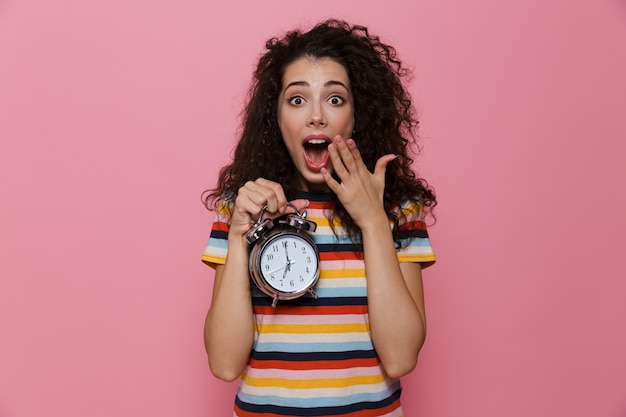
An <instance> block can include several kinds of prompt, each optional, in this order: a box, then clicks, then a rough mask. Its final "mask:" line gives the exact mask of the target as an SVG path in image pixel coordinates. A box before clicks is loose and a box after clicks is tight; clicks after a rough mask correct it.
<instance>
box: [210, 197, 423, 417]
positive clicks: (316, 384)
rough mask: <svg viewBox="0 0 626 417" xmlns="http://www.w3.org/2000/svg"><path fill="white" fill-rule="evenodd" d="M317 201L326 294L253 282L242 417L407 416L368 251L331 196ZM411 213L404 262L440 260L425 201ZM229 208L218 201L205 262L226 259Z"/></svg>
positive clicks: (320, 286) (406, 209)
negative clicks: (381, 348) (334, 216)
mask: <svg viewBox="0 0 626 417" xmlns="http://www.w3.org/2000/svg"><path fill="white" fill-rule="evenodd" d="M302 197H303V198H307V199H309V200H310V202H311V203H310V205H309V207H308V208H307V209H306V211H307V218H308V219H310V220H313V221H314V222H315V223H317V230H316V231H315V232H314V233H312V234H311V235H312V237H313V240H314V241H315V244H316V245H317V248H318V250H319V252H320V270H321V271H320V278H319V281H318V283H317V285H316V287H315V292H316V293H317V295H318V298H317V299H315V298H313V297H312V296H310V295H309V294H306V295H304V296H303V297H301V298H299V299H296V300H290V301H278V305H277V306H276V307H275V308H272V307H271V303H272V299H271V298H270V297H268V296H267V295H265V294H263V293H262V292H261V291H259V290H258V289H257V288H256V287H255V286H254V284H251V286H252V304H253V310H254V320H255V335H254V344H253V348H252V352H251V355H250V360H249V362H248V365H247V367H246V369H245V371H244V372H243V374H242V375H241V378H240V384H239V389H238V391H237V396H236V398H235V410H234V414H233V415H234V416H236V417H252V416H264V417H272V416H350V417H382V416H385V417H400V416H402V415H403V414H402V407H401V404H400V392H401V387H400V381H399V380H396V379H392V378H389V377H388V376H387V374H386V373H385V370H384V369H383V367H382V365H381V363H380V360H379V359H378V356H377V354H376V351H375V350H374V346H373V344H372V339H371V334H370V331H369V319H368V308H367V285H366V279H365V264H364V261H363V254H362V253H361V252H359V250H358V249H359V248H358V247H356V246H355V245H354V243H353V242H352V241H351V240H350V238H349V237H348V236H347V234H346V233H345V231H344V230H343V228H342V227H341V225H340V224H339V223H338V221H335V232H336V233H337V236H335V234H334V233H333V231H332V230H331V228H330V225H329V221H328V216H327V213H328V211H329V210H332V205H333V203H332V201H331V195H330V194H313V193H303V195H302ZM398 210H402V211H403V214H404V215H405V216H406V221H404V222H402V223H401V226H400V228H399V231H398V233H396V238H397V239H400V240H401V241H399V242H398V243H400V244H399V245H398V246H399V247H400V249H399V250H398V252H397V253H398V261H399V262H420V263H423V267H426V266H428V265H430V264H432V263H433V262H434V261H435V257H434V255H433V251H432V248H431V245H430V240H429V238H428V232H427V231H426V226H425V224H424V219H423V216H424V214H423V211H422V208H421V207H420V206H418V205H405V206H402V207H399V208H398ZM228 224H229V210H228V208H227V207H226V206H225V205H220V206H219V207H218V210H217V213H216V218H215V221H214V223H213V227H212V230H211V235H210V238H209V242H208V245H207V247H206V249H205V252H204V255H203V256H202V260H203V261H204V262H205V263H207V264H209V265H211V266H215V265H216V264H223V263H224V262H225V261H226V252H227V249H228V248H227V245H228V241H227V236H228Z"/></svg>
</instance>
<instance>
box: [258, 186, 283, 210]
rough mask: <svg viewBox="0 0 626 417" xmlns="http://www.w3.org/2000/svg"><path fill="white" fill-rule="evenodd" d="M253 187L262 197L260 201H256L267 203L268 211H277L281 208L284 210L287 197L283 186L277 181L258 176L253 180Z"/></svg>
mask: <svg viewBox="0 0 626 417" xmlns="http://www.w3.org/2000/svg"><path fill="white" fill-rule="evenodd" d="M253 189H254V190H255V191H256V192H257V193H259V194H260V195H261V196H262V197H261V200H262V201H258V203H260V204H262V205H263V206H265V205H267V209H266V210H267V211H268V212H269V213H277V212H279V211H280V210H281V209H283V210H284V208H285V206H286V205H287V198H286V197H285V192H284V191H283V187H282V186H281V185H280V184H278V183H277V182H274V181H270V180H266V179H265V178H258V179H257V180H256V181H254V187H253Z"/></svg>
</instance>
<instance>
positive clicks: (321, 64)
mask: <svg viewBox="0 0 626 417" xmlns="http://www.w3.org/2000/svg"><path fill="white" fill-rule="evenodd" d="M278 125H279V126H280V132H281V134H282V137H283V141H284V142H285V145H286V146H287V150H288V151H289V155H290V156H291V160H292V161H293V163H294V164H295V166H296V169H297V170H298V173H299V176H300V186H301V187H302V190H303V191H321V190H327V189H328V188H327V187H326V183H325V182H324V179H323V178H322V174H320V170H321V169H322V168H324V167H325V168H327V169H328V170H329V171H331V172H332V164H330V161H329V154H328V149H327V148H328V145H329V144H330V141H331V140H332V139H333V138H334V137H335V136H337V135H341V136H343V138H344V139H347V138H349V137H350V136H351V134H352V129H353V128H354V102H353V99H352V90H351V87H350V78H349V77H348V73H347V72H346V69H345V68H344V67H343V66H342V65H341V64H339V63H338V62H337V61H335V60H332V59H330V58H311V57H303V58H300V59H298V60H296V61H294V62H292V63H291V64H289V66H287V68H286V69H285V74H284V76H283V80H282V90H281V92H280V96H279V98H278Z"/></svg>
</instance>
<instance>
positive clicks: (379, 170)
mask: <svg viewBox="0 0 626 417" xmlns="http://www.w3.org/2000/svg"><path fill="white" fill-rule="evenodd" d="M397 157H398V155H394V154H387V155H383V156H381V157H380V158H378V161H376V166H375V167H374V176H375V177H379V178H382V179H383V181H384V179H385V172H387V165H388V164H389V162H391V161H393V160H394V159H396V158H397Z"/></svg>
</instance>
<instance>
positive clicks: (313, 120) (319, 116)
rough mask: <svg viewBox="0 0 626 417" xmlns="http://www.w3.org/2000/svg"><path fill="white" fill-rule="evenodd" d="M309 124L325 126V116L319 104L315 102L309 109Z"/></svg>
mask: <svg viewBox="0 0 626 417" xmlns="http://www.w3.org/2000/svg"><path fill="white" fill-rule="evenodd" d="M309 125H311V126H325V125H326V118H325V117H324V112H323V111H322V108H321V106H320V105H318V104H315V105H313V107H312V110H311V116H310V118H309Z"/></svg>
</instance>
